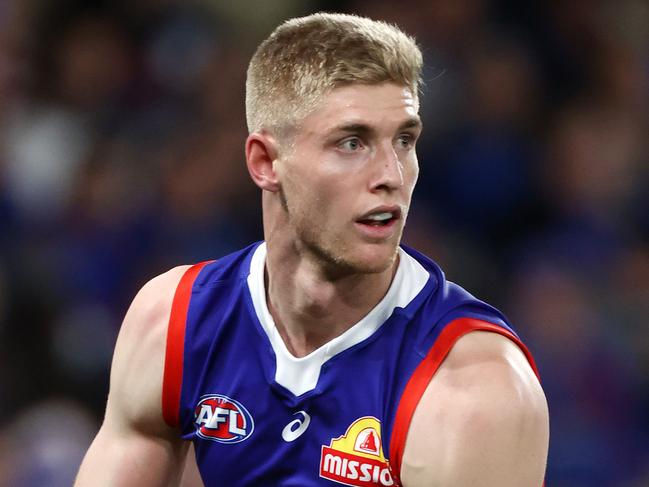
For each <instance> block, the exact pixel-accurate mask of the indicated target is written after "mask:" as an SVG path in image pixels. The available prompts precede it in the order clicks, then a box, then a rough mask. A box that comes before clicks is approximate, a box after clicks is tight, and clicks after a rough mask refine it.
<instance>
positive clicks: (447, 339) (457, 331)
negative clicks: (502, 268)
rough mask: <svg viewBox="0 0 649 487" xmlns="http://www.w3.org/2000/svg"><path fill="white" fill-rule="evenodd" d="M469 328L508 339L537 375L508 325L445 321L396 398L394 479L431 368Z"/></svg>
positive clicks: (392, 449)
mask: <svg viewBox="0 0 649 487" xmlns="http://www.w3.org/2000/svg"><path fill="white" fill-rule="evenodd" d="M472 331H490V332H494V333H498V334H500V335H503V336H505V337H507V338H509V339H510V340H512V341H513V342H514V343H516V345H518V346H519V347H520V349H521V350H522V351H523V353H524V354H525V357H526V358H527V360H528V362H529V363H530V366H531V367H532V370H533V371H534V373H535V374H536V376H537V377H539V373H538V370H537V367H536V364H535V363H534V359H533V358H532V355H531V353H530V352H529V350H528V349H527V347H525V345H524V344H523V343H522V342H521V341H520V339H519V338H518V337H517V336H516V335H515V334H514V333H512V332H511V331H509V330H508V329H506V328H504V327H502V326H500V325H495V324H493V323H489V322H487V321H483V320H478V319H475V318H457V319H455V320H453V321H451V322H450V323H448V324H447V325H446V326H445V328H444V330H442V332H441V333H440V335H439V337H438V338H437V340H436V341H435V343H434V344H433V346H432V347H431V348H430V350H429V351H428V353H427V354H426V356H425V357H424V359H423V360H422V361H421V362H420V363H419V365H418V366H417V368H416V369H415V371H414V372H413V373H412V375H411V376H410V379H408V382H407V383H406V387H405V388H404V390H403V392H402V394H401V397H400V399H399V404H398V406H397V412H396V414H395V418H394V423H393V427H392V434H391V436H390V451H389V458H390V463H391V465H392V468H393V474H394V476H395V477H396V478H397V479H400V478H401V460H402V458H403V452H404V448H405V443H406V437H407V435H408V429H409V428H410V421H411V420H412V416H413V414H414V412H415V409H416V407H417V405H418V404H419V401H420V399H421V397H422V395H423V394H424V391H425V390H426V387H428V384H429V383H430V381H431V379H432V378H433V376H434V375H435V372H437V369H438V368H439V366H440V365H441V364H442V362H443V361H444V359H445V358H446V356H447V355H448V354H449V352H450V351H451V348H452V347H453V345H454V344H455V342H457V340H459V339H460V338H461V337H462V336H464V335H466V334H467V333H469V332H472Z"/></svg>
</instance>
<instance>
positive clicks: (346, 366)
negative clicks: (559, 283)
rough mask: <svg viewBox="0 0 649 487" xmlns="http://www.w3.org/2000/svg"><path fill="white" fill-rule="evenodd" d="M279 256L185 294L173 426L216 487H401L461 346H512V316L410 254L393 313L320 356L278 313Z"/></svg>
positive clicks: (221, 265) (173, 322)
mask: <svg viewBox="0 0 649 487" xmlns="http://www.w3.org/2000/svg"><path fill="white" fill-rule="evenodd" d="M265 255H266V246H265V244H264V243H257V244H254V245H251V246H250V247H248V248H246V249H243V250H241V251H239V252H236V253H234V254H231V255H229V256H227V257H224V258H222V259H219V260H218V261H215V262H209V263H202V264H198V265H195V266H193V267H191V268H190V269H189V270H188V271H187V272H186V273H185V275H184V276H183V278H182V279H181V282H180V284H179V286H178V289H177V290H176V295H175V297H174V302H173V306H172V312H171V317H170V323H169V331H168V337H167V351H166V359H165V373H164V383H163V405H162V406H163V415H164V418H165V421H166V422H167V423H168V424H169V425H171V426H173V427H178V428H179V429H180V431H181V434H182V437H183V438H184V439H185V440H191V441H192V442H193V443H194V448H195V451H196V459H197V463H198V467H199V470H200V473H201V476H202V478H203V481H204V483H205V485H206V486H208V487H210V486H255V487H258V486H283V487H289V486H295V487H298V486H299V487H312V486H313V487H314V486H334V485H336V483H338V484H343V485H351V486H391V485H400V480H399V472H400V468H401V458H402V455H403V450H404V444H405V440H406V435H407V432H408V427H409V425H410V420H411V418H412V415H413V412H414V410H415V408H416V407H417V404H418V402H419V400H420V398H421V396H422V394H423V392H424V390H425V389H426V387H427V385H428V383H429V382H430V379H431V378H432V376H433V375H434V374H435V372H436V370H437V368H438V367H439V365H440V364H441V363H442V361H443V360H444V358H445V357H446V355H447V354H448V352H449V351H450V349H451V347H452V346H453V344H454V343H455V342H456V341H457V340H458V339H459V338H460V337H461V336H463V335H465V334H466V333H469V332H471V331H475V330H483V331H491V332H494V333H499V334H501V335H504V336H506V337H508V338H509V339H511V340H512V341H514V342H515V343H517V344H518V346H519V347H520V348H521V350H522V351H523V352H524V353H525V355H526V356H527V358H528V360H529V362H530V364H531V365H532V367H533V368H534V370H535V372H536V368H535V366H534V361H533V359H532V357H531V355H530V354H529V352H528V351H527V349H526V348H525V346H524V345H523V344H522V343H521V342H520V340H519V338H518V336H517V335H516V333H515V332H514V330H513V329H512V327H511V325H510V324H509V323H508V321H507V319H506V318H505V317H504V316H503V315H502V314H501V313H500V312H499V311H498V310H496V309H495V308H493V307H491V306H489V305H488V304H486V303H484V302H482V301H480V300H478V299H476V298H475V297H473V296H472V295H471V294H469V293H468V292H467V291H465V290H464V289H462V288H461V287H459V286H457V285H456V284H454V283H452V282H450V281H447V280H446V279H445V277H444V274H443V272H442V271H441V270H440V268H439V267H438V266H437V265H436V264H435V263H434V262H433V261H431V260H430V259H428V258H427V257H425V256H423V255H422V254H420V253H418V252H416V251H414V250H412V249H410V248H407V247H405V246H404V247H401V248H400V249H399V255H400V259H399V266H398V269H397V271H396V273H395V276H394V279H393V282H392V284H391V285H390V288H389V290H388V292H387V294H386V295H385V297H384V298H383V299H382V300H381V302H380V303H379V304H378V305H377V306H376V307H375V308H374V309H372V310H371V311H370V312H369V313H368V314H367V316H365V317H364V318H363V319H362V320H361V321H360V322H359V323H357V324H356V325H354V326H353V327H351V328H350V329H349V330H347V331H346V332H345V333H343V334H342V335H341V336H339V337H337V338H335V339H334V340H332V341H331V342H329V343H327V344H325V345H323V346H322V347H320V348H319V349H317V350H315V351H314V352H312V353H311V354H309V355H308V356H306V357H302V358H296V357H293V356H292V355H291V354H290V353H289V352H288V350H287V349H286V346H285V345H284V342H283V341H282V339H281V337H280V336H279V334H278V333H277V330H276V328H275V325H274V323H273V319H272V316H271V315H270V313H269V311H268V308H267V306H266V293H265V289H264V265H265Z"/></svg>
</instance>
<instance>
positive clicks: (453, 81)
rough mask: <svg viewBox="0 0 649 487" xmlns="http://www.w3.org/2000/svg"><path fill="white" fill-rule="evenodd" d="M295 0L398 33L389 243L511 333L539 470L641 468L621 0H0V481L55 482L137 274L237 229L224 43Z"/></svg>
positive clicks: (251, 230) (626, 19)
mask: <svg viewBox="0 0 649 487" xmlns="http://www.w3.org/2000/svg"><path fill="white" fill-rule="evenodd" d="M318 10H331V11H343V12H356V13H360V14H366V15H369V16H372V17H374V18H378V19H386V20H389V21H392V22H396V23H398V24H399V25H400V26H401V27H402V28H404V29H405V30H406V31H407V32H409V33H411V34H414V35H415V36H416V37H417V39H418V41H419V43H420V44H421V45H422V47H423V51H424V54H425V58H426V64H427V70H426V73H425V79H426V86H425V87H424V89H423V91H424V98H423V107H422V113H423V117H424V122H425V132H424V138H423V141H422V142H421V144H420V147H419V158H420V164H421V179H420V182H419V186H418V188H417V190H416V192H415V198H414V203H413V208H412V211H411V216H410V220H409V227H408V230H407V233H406V236H405V242H406V243H409V244H411V245H413V246H415V247H417V248H419V249H421V250H423V251H425V252H427V253H428V254H429V255H431V256H433V257H434V258H435V259H436V260H437V261H438V262H439V263H440V264H441V265H442V266H443V267H444V268H445V270H446V272H447V275H448V276H449V277H450V278H451V279H452V280H455V281H457V282H459V283H461V284H462V285H464V286H465V287H466V288H468V289H469V290H470V291H472V292H473V293H474V294H476V295H478V296H479V297H482V298H484V299H486V300H488V301H490V302H492V303H493V304H495V305H497V306H498V307H499V308H501V309H502V310H504V311H505V313H506V314H508V315H509V317H510V318H511V319H512V321H513V322H514V323H515V324H516V326H517V328H518V330H519V331H520V334H521V335H522V337H523V338H524V340H525V341H526V342H527V343H528V344H529V346H530V348H531V349H532V351H533V353H534V355H535V357H536V359H537V362H538V364H539V366H540V370H541V374H542V377H543V382H544V386H545V390H546V393H547V396H548V400H549V404H550V415H551V432H552V434H551V448H550V459H549V466H548V474H547V477H548V485H549V486H552V487H581V486H584V487H585V486H588V487H597V486H611V487H612V486H615V487H620V486H622V487H625V486H627V487H631V486H637V487H640V486H644V487H646V486H647V485H649V326H648V325H649V323H647V320H648V318H649V312H648V311H649V240H648V239H649V192H648V191H647V179H648V177H647V176H648V171H647V168H648V167H649V164H648V162H649V161H648V155H647V154H649V152H648V151H647V149H648V147H647V145H648V142H649V137H648V135H649V130H648V129H649V124H648V113H649V111H648V108H649V4H648V3H647V2H644V1H642V0H617V1H615V2H611V1H597V0H592V1H587V0H574V1H559V0H548V1H544V2H541V1H528V2H516V1H487V0H465V1H457V0H427V1H417V0H411V1H409V2H396V3H395V2H393V1H385V0H357V1H331V2H325V1H320V2H319V1H315V0H314V1H310V2H305V1H298V0H279V1H272V2H270V1H263V0H257V1H252V0H247V1H244V0H240V1H236V2H234V1H233V2H225V1H217V0H213V1H181V0H177V1H173V0H166V1H165V0H136V1H126V0H123V1H119V0H115V1H112V2H103V3H99V2H93V1H77V2H70V1H60V0H59V1H54V0H52V1H45V0H40V1H39V0H30V1H27V0H2V1H0V486H12V487H13V486H18V487H22V486H45V485H47V486H65V485H70V483H71V479H72V478H73V476H74V473H75V471H76V469H77V467H78V464H79V462H80V459H81V456H82V455H83V452H84V451H85V449H86V448H87V446H88V444H89V442H90V440H91V437H92V436H93V435H94V433H95V431H96V429H97V427H98V424H99V421H100V419H101V417H102V413H103V407H104V402H105V398H106V392H107V378H108V367H109V362H110V357H111V353H112V348H113V345H114V340H115V337H116V334H117V331H118V328H119V325H120V321H121V318H122V316H123V314H124V312H125V310H126V308H127V306H128V303H129V302H130V299H131V298H132V296H133V295H134V293H135V292H136V291H137V289H138V288H139V287H140V286H141V285H142V284H143V283H144V282H145V281H146V280H148V279H149V278H150V277H152V276H153V275H155V274H158V273H160V272H162V271H164V270H166V269H168V268H169V267H171V266H174V265H177V264H179V263H189V262H194V261H199V260H203V259H207V258H213V257H218V256H219V255H223V254H224V253H227V252H229V251H231V250H233V249H236V248H238V247H240V246H243V245H245V244H247V243H248V242H250V241H253V240H257V239H260V238H261V230H260V221H261V219H260V211H259V199H260V198H259V195H258V192H257V190H256V189H255V187H254V186H253V184H252V183H251V182H250V181H249V180H248V177H247V174H246V171H245V166H244V157H243V142H244V139H245V136H246V129H245V122H244V120H245V119H244V109H243V93H244V89H243V86H244V78H245V69H246V64H247V62H248V60H249V58H250V55H251V53H252V51H253V49H254V47H255V46H256V44H257V43H258V42H259V41H260V40H261V39H262V38H263V37H265V36H266V35H267V34H268V32H269V31H270V30H271V29H272V28H273V27H274V26H275V25H276V24H277V23H278V22H279V21H281V20H283V19H285V18H287V17H290V16H295V15H300V14H305V13H310V12H314V11H318Z"/></svg>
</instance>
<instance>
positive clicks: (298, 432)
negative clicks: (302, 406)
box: [282, 411, 311, 442]
mask: <svg viewBox="0 0 649 487" xmlns="http://www.w3.org/2000/svg"><path fill="white" fill-rule="evenodd" d="M295 414H299V415H301V416H302V417H301V418H295V419H294V420H293V421H291V422H290V423H289V424H287V425H286V426H285V427H284V429H283V430H282V438H283V439H284V441H287V442H291V441H295V440H297V439H298V438H299V437H300V436H302V433H304V432H305V431H306V430H307V428H308V427H309V423H310V422H311V416H309V415H308V414H307V413H305V412H304V411H298V412H297V413H295Z"/></svg>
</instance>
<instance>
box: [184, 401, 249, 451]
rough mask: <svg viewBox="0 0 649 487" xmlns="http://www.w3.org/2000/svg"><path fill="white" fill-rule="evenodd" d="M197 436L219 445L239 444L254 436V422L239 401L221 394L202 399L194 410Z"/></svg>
mask: <svg viewBox="0 0 649 487" xmlns="http://www.w3.org/2000/svg"><path fill="white" fill-rule="evenodd" d="M194 417H195V418H196V419H195V421H194V423H195V424H196V434H197V435H198V436H199V437H201V438H203V439H206V440H212V441H218V442H219V443H239V442H241V441H244V440H246V439H248V438H249V437H250V435H252V432H253V430H254V429H255V424H254V421H253V420H252V416H251V415H250V413H249V412H248V410H247V409H246V408H245V407H243V404H241V403H240V402H238V401H235V400H234V399H231V398H229V397H227V396H222V395H221V394H209V395H206V396H203V397H201V400H200V401H199V403H198V404H197V405H196V409H194Z"/></svg>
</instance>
